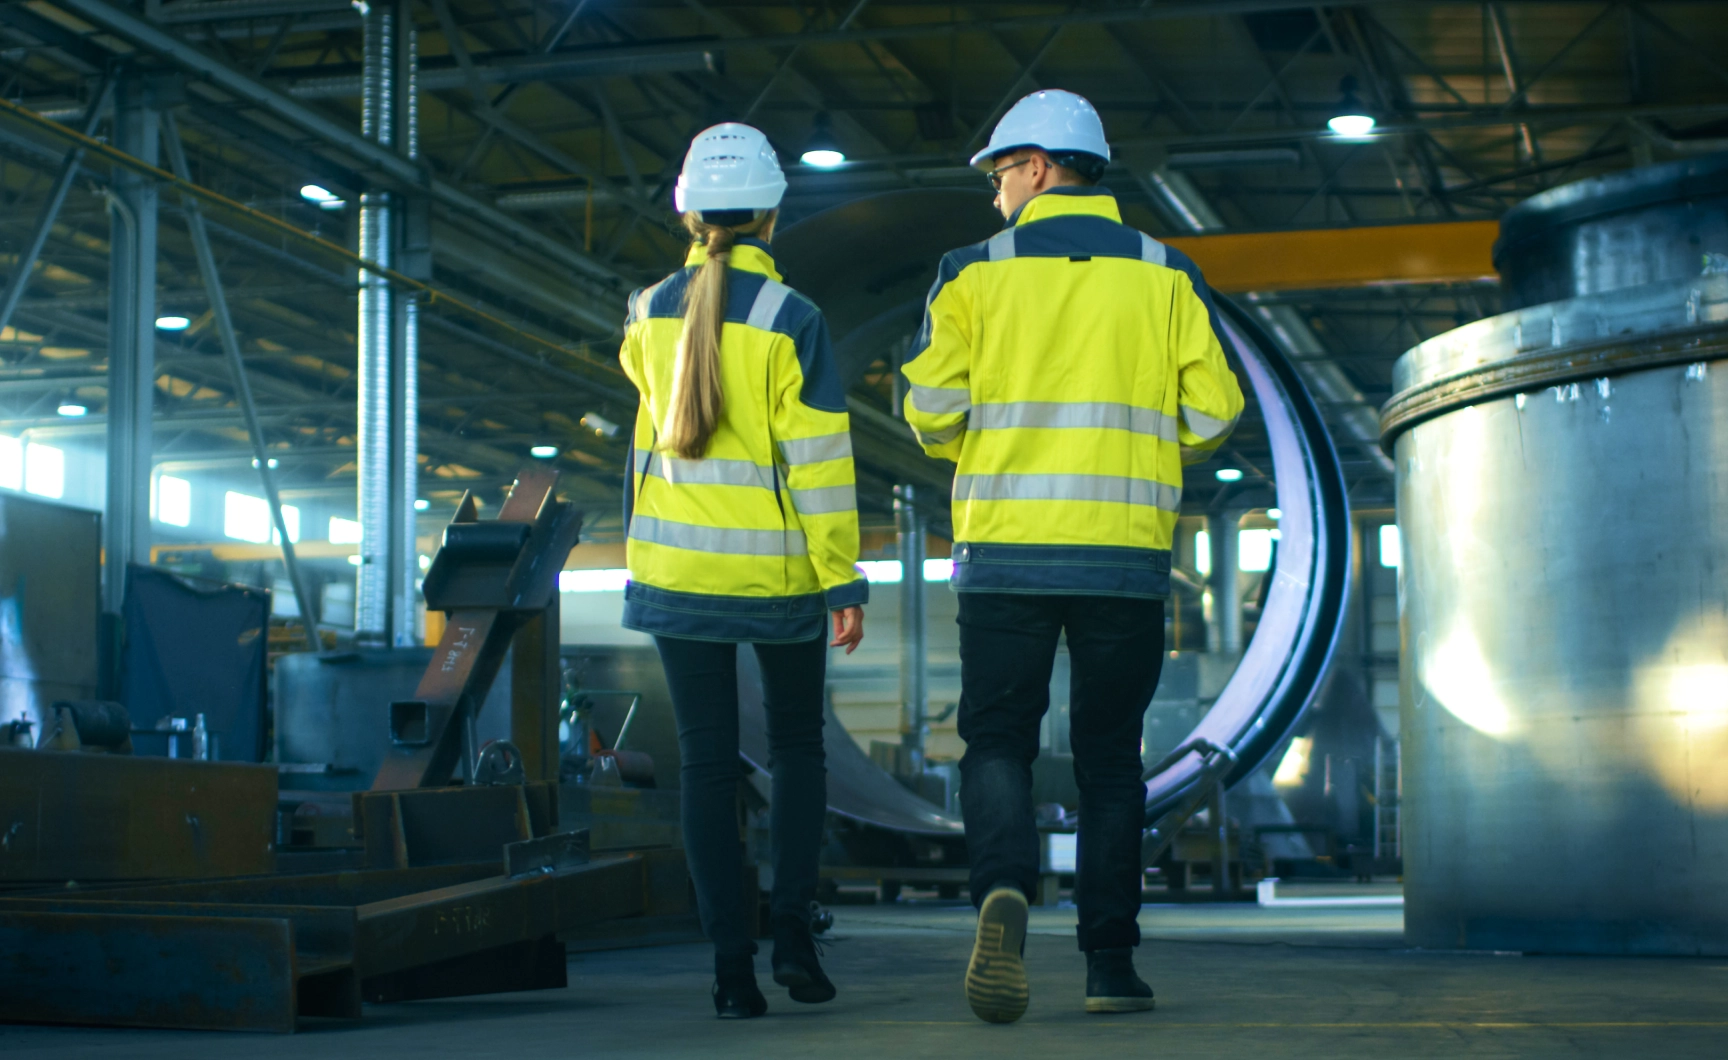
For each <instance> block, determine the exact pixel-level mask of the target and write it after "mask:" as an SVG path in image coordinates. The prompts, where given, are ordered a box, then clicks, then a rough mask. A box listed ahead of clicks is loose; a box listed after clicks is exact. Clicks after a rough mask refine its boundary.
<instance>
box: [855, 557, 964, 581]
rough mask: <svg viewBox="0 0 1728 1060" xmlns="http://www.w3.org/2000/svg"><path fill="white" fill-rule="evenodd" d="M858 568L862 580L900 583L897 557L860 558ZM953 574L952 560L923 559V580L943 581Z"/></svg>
mask: <svg viewBox="0 0 1728 1060" xmlns="http://www.w3.org/2000/svg"><path fill="white" fill-rule="evenodd" d="M858 569H859V570H861V571H863V572H864V580H865V581H867V582H870V583H872V584H874V585H898V584H900V574H901V571H900V561H899V560H897V559H867V560H862V561H860V562H859V564H858ZM953 576H954V561H953V560H951V559H946V558H944V559H927V560H925V561H924V580H925V581H927V582H945V581H947V580H948V579H949V578H952V577H953Z"/></svg>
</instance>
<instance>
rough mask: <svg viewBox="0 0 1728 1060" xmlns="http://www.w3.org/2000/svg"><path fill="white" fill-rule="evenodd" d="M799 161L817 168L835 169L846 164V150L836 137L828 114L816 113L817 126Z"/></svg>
mask: <svg viewBox="0 0 1728 1060" xmlns="http://www.w3.org/2000/svg"><path fill="white" fill-rule="evenodd" d="M798 161H800V162H802V163H804V164H805V165H807V166H815V167H816V168H817V169H833V168H835V167H836V166H843V165H845V164H846V152H845V151H842V150H841V149H840V142H839V141H838V140H835V139H834V131H833V129H832V128H831V127H830V123H829V119H828V115H827V114H825V113H824V114H818V115H816V127H815V128H814V129H813V130H811V132H810V139H809V140H807V141H805V144H804V153H803V154H801V155H799V156H798Z"/></svg>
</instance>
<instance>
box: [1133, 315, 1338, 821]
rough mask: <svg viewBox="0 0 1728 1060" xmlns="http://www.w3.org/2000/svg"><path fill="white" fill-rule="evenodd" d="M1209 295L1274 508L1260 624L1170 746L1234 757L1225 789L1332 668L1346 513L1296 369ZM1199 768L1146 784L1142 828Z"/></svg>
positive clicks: (1170, 770)
mask: <svg viewBox="0 0 1728 1060" xmlns="http://www.w3.org/2000/svg"><path fill="white" fill-rule="evenodd" d="M1214 297H1215V298H1216V299H1217V301H1218V307H1219V311H1220V313H1221V314H1222V315H1223V317H1224V322H1223V323H1224V329H1225V331H1226V332H1227V336H1226V337H1227V338H1228V339H1229V341H1230V342H1231V343H1232V344H1233V345H1234V346H1235V348H1236V352H1237V353H1238V354H1239V355H1240V357H1241V363H1242V367H1243V368H1244V369H1245V371H1246V373H1247V376H1248V385H1249V386H1250V387H1251V388H1252V389H1253V391H1254V396H1255V398H1256V399H1257V401H1258V403H1259V406H1260V411H1261V416H1262V417H1263V419H1264V421H1265V426H1266V436H1267V439H1268V441H1269V443H1270V445H1271V448H1272V470H1273V474H1274V476H1275V478H1276V480H1277V488H1278V506H1279V507H1280V508H1282V509H1283V517H1282V518H1281V519H1280V520H1279V521H1278V529H1279V534H1280V537H1279V542H1278V559H1277V565H1276V566H1275V567H1274V569H1273V571H1272V587H1271V589H1270V591H1269V592H1268V593H1267V596H1266V608H1265V611H1264V612H1263V613H1262V617H1261V619H1260V624H1259V625H1258V626H1257V627H1256V628H1255V630H1254V637H1253V639H1252V640H1250V641H1249V643H1248V647H1247V650H1246V651H1245V652H1244V653H1243V656H1242V661H1241V663H1240V664H1238V665H1237V667H1236V672H1235V673H1234V674H1233V675H1232V676H1231V678H1230V681H1229V683H1228V684H1226V685H1225V686H1224V691H1223V692H1222V693H1220V694H1219V696H1218V700H1217V702H1216V703H1214V704H1213V706H1212V709H1211V710H1210V711H1208V712H1207V714H1206V716H1205V717H1204V718H1202V719H1200V724H1199V725H1197V726H1195V727H1194V731H1193V732H1191V733H1189V734H1188V736H1187V737H1186V738H1185V739H1184V740H1182V741H1181V743H1187V742H1189V741H1191V740H1194V739H1196V738H1203V739H1206V740H1209V741H1211V742H1212V743H1214V744H1217V745H1219V746H1221V747H1228V748H1229V749H1230V750H1231V751H1233V752H1235V754H1236V765H1235V767H1234V768H1233V769H1232V770H1231V772H1230V774H1229V775H1228V776H1227V777H1226V783H1229V784H1234V783H1236V782H1237V781H1240V780H1242V779H1244V778H1246V777H1247V776H1248V774H1250V773H1252V772H1253V771H1254V770H1255V769H1257V768H1259V766H1260V764H1261V763H1262V762H1264V761H1265V760H1266V759H1267V758H1268V757H1269V756H1270V755H1271V754H1272V752H1273V751H1275V750H1277V749H1278V748H1279V747H1280V746H1281V745H1282V744H1283V743H1284V741H1285V738H1286V737H1287V736H1288V735H1289V733H1290V730H1291V729H1292V728H1293V727H1294V726H1295V724H1296V722H1297V720H1298V719H1300V718H1301V716H1302V712H1303V711H1305V710H1307V709H1308V705H1309V704H1310V703H1312V702H1313V700H1314V697H1315V695H1316V693H1318V691H1319V689H1320V682H1321V679H1322V678H1323V677H1324V676H1325V674H1326V669H1327V666H1328V665H1329V664H1330V663H1331V660H1332V652H1333V650H1334V648H1336V646H1337V643H1338V637H1339V634H1340V633H1341V632H1342V630H1343V625H1344V604H1345V600H1346V598H1347V597H1348V595H1349V585H1350V504H1349V501H1348V499H1347V496H1346V489H1345V483H1344V469H1343V466H1342V465H1341V464H1340V463H1339V460H1338V453H1337V450H1335V449H1334V448H1333V446H1332V437H1331V435H1330V434H1329V433H1328V432H1327V430H1326V424H1325V421H1324V420H1323V419H1322V418H1321V415H1320V407H1319V405H1318V404H1316V403H1315V401H1314V398H1313V396H1312V395H1311V394H1309V393H1308V390H1307V388H1306V387H1305V386H1303V385H1302V379H1301V377H1300V376H1299V375H1298V374H1297V372H1296V367H1295V365H1294V364H1292V363H1291V362H1290V360H1289V358H1287V357H1285V356H1284V354H1283V353H1282V352H1281V351H1280V350H1279V349H1278V347H1277V344H1276V343H1274V342H1273V341H1272V339H1271V338H1270V336H1268V335H1267V334H1266V333H1265V332H1264V331H1262V330H1261V329H1260V326H1259V325H1258V324H1256V323H1255V322H1254V319H1253V318H1252V317H1251V316H1249V315H1248V314H1247V313H1245V312H1243V310H1242V309H1241V308H1240V307H1238V306H1237V305H1236V304H1235V303H1233V302H1231V301H1230V300H1229V299H1227V298H1224V297H1223V296H1222V295H1218V294H1216V293H1214ZM1178 746H1180V743H1179V744H1178ZM1200 767H1201V756H1200V754H1199V753H1198V752H1196V753H1191V754H1189V755H1187V756H1185V757H1183V758H1180V759H1177V760H1176V761H1175V762H1174V763H1172V764H1171V765H1169V766H1168V767H1167V768H1165V769H1164V770H1163V771H1162V772H1160V773H1159V774H1157V775H1156V776H1154V777H1152V778H1151V779H1150V780H1148V781H1147V782H1146V816H1147V820H1148V821H1155V820H1157V819H1158V818H1159V817H1161V816H1163V814H1164V813H1166V812H1167V811H1168V810H1170V809H1171V808H1172V807H1173V806H1174V805H1175V804H1176V803H1177V802H1178V801H1179V800H1180V799H1181V798H1182V796H1183V795H1184V794H1186V793H1187V791H1188V789H1189V787H1190V786H1191V785H1192V784H1193V783H1194V781H1195V779H1196V776H1197V775H1198V773H1199V772H1200Z"/></svg>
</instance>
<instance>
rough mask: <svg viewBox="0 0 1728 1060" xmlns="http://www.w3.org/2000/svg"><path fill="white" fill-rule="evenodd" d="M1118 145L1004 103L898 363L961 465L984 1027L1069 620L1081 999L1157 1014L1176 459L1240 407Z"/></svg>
mask: <svg viewBox="0 0 1728 1060" xmlns="http://www.w3.org/2000/svg"><path fill="white" fill-rule="evenodd" d="M1109 158H1110V148H1109V146H1108V145H1107V143H1106V142H1105V138H1104V129H1103V124H1102V122H1101V121H1100V119H1099V117H1098V114H1097V111H1095V110H1094V109H1093V107H1092V105H1091V104H1090V103H1088V102H1087V101H1086V100H1084V99H1082V98H1081V97H1079V96H1076V95H1074V94H1073V93H1070V92H1061V91H1043V92H1036V93H1033V94H1032V95H1030V96H1027V97H1026V98H1025V99H1022V100H1021V101H1020V102H1019V103H1017V104H1015V106H1014V107H1013V108H1012V109H1011V110H1009V111H1008V113H1007V114H1006V115H1005V116H1004V117H1003V119H1002V121H1001V123H1000V124H998V125H997V127H996V129H995V132H994V133H993V134H992V135H991V138H990V144H989V146H988V147H986V148H985V149H984V150H983V151H981V152H979V153H978V155H977V156H976V157H975V158H973V160H972V164H973V165H974V166H976V167H978V168H980V169H983V170H985V171H986V173H987V174H988V175H989V177H990V181H991V183H992V185H994V186H995V187H996V189H997V192H998V197H997V206H998V207H999V208H1000V209H1001V211H1002V214H1003V216H1005V217H1006V218H1007V219H1008V226H1007V227H1006V228H1005V229H1004V230H1003V231H1002V232H1000V233H999V234H997V235H995V236H993V237H991V238H990V239H987V240H985V241H984V242H982V243H979V244H976V245H974V246H970V247H965V248H962V249H960V250H956V251H953V252H951V253H949V254H947V255H946V256H944V257H943V259H942V263H941V267H940V270H939V272H938V275H937V278H936V283H935V286H934V287H933V288H932V289H931V292H930V298H929V302H928V306H927V309H926V315H925V320H924V325H923V328H922V329H921V331H920V332H919V333H918V336H917V337H916V339H915V340H914V342H913V345H912V348H911V349H910V350H909V351H908V355H907V358H906V362H905V365H904V372H905V376H906V380H907V382H908V384H909V390H908V393H907V396H906V401H905V414H906V420H907V422H908V423H909V424H910V425H911V426H912V428H913V430H914V432H915V433H916V434H917V437H918V440H919V442H920V443H921V444H922V445H923V447H924V449H925V451H926V452H928V453H930V454H931V455H932V456H939V457H946V458H948V459H950V460H953V461H955V462H956V463H957V464H958V465H959V466H958V470H957V473H956V475H955V477H954V496H953V520H954V575H953V587H954V589H955V590H956V591H958V593H959V594H960V598H959V606H960V614H959V622H960V663H961V681H962V692H961V700H960V714H959V727H960V736H961V737H962V738H963V739H964V740H965V741H966V754H965V756H964V757H963V758H962V759H961V762H960V772H961V788H960V797H961V804H962V810H963V812H964V815H965V819H966V837H967V846H968V850H969V853H970V858H971V877H972V896H973V901H974V902H975V903H976V904H977V905H978V907H979V920H978V933H977V939H976V941H975V943H974V947H973V953H972V960H971V964H970V966H969V967H968V970H967V975H966V993H967V999H968V1001H969V1002H970V1003H971V1005H972V1009H973V1011H974V1012H976V1013H977V1014H978V1015H979V1016H980V1017H981V1018H983V1019H985V1020H989V1021H992V1022H1011V1021H1013V1020H1016V1019H1018V1018H1019V1017H1020V1016H1021V1015H1022V1014H1023V1013H1024V1011H1025V1009H1026V1005H1027V1002H1028V990H1027V985H1026V973H1025V968H1024V965H1023V964H1022V962H1021V951H1022V949H1023V948H1024V939H1025V932H1026V916H1027V899H1028V897H1029V896H1030V895H1032V894H1033V893H1034V891H1035V888H1036V887H1037V883H1038V870H1039V847H1038V833H1037V831H1036V828H1035V826H1034V823H1033V807H1032V772H1031V767H1032V761H1033V759H1035V758H1036V757H1037V755H1038V742H1039V741H1038V737H1039V727H1040V722H1041V720H1042V718H1043V715H1044V712H1045V710H1046V709H1047V708H1048V706H1049V686H1050V676H1051V668H1052V664H1053V662H1054V658H1055V652H1056V647H1057V641H1058V637H1059V636H1060V635H1061V634H1063V633H1066V635H1067V645H1068V653H1069V657H1070V660H1071V664H1072V673H1073V678H1072V685H1071V703H1070V718H1071V722H1070V725H1071V743H1072V746H1073V749H1074V773H1075V779H1076V781H1077V782H1078V786H1079V789H1080V807H1079V812H1080V827H1079V855H1078V857H1079V860H1078V864H1077V888H1076V903H1077V905H1078V907H1079V921H1080V922H1079V942H1080V948H1081V949H1082V950H1084V951H1085V952H1086V955H1087V983H1086V1011H1088V1012H1124V1011H1134V1010H1144V1009H1150V1008H1152V1005H1153V1001H1152V990H1151V988H1150V987H1148V986H1147V985H1146V984H1145V983H1144V982H1143V981H1141V980H1140V978H1139V977H1138V976H1137V975H1136V974H1135V971H1134V966H1133V960H1132V953H1133V950H1132V947H1134V946H1136V945H1138V944H1139V941H1140V930H1139V925H1138V923H1137V922H1136V916H1137V914H1138V913H1139V909H1140V885H1141V865H1140V834H1141V828H1142V815H1143V812H1144V800H1145V790H1144V788H1143V787H1142V785H1141V781H1140V771H1141V761H1140V746H1141V731H1142V724H1143V719H1144V715H1145V711H1146V707H1147V704H1148V703H1149V702H1150V701H1151V699H1152V694H1153V692H1154V691H1155V690H1156V688H1157V684H1158V674H1159V669H1160V665H1161V663H1162V660H1163V650H1164V606H1163V600H1164V598H1165V597H1166V596H1167V595H1168V594H1169V582H1170V545H1171V537H1172V535H1173V533H1174V530H1175V526H1176V517H1177V513H1178V511H1179V509H1180V507H1181V499H1182V465H1183V463H1184V462H1192V461H1194V460H1197V459H1203V458H1204V457H1205V456H1206V455H1207V454H1208V453H1209V452H1210V450H1213V449H1215V448H1216V447H1217V446H1218V445H1219V444H1220V443H1221V442H1223V440H1224V438H1225V436H1226V435H1228V434H1229V432H1230V430H1231V428H1232V427H1233V426H1234V425H1235V422H1236V418H1237V416H1238V415H1240V413H1241V411H1242V404H1243V402H1242V392H1241V389H1240V387H1239V386H1238V385H1237V382H1236V377H1235V376H1234V375H1233V374H1232V373H1231V371H1230V368H1229V366H1228V365H1227V364H1226V363H1225V359H1224V352H1223V349H1222V348H1221V346H1220V344H1219V339H1218V331H1217V329H1216V325H1215V316H1214V313H1213V310H1212V306H1211V300H1210V295H1209V293H1208V291H1207V287H1206V283H1205V281H1204V280H1203V279H1202V278H1201V276H1200V273H1199V270H1198V269H1196V268H1195V267H1194V265H1193V263H1192V262H1191V261H1189V260H1188V259H1187V258H1186V257H1185V256H1184V255H1182V254H1181V253H1180V252H1179V251H1176V250H1174V249H1172V248H1169V247H1166V246H1164V245H1163V244H1161V243H1159V242H1158V241H1156V240H1154V239H1153V238H1152V237H1151V236H1148V235H1145V234H1143V233H1141V232H1138V231H1136V230H1134V229H1132V228H1129V227H1128V226H1127V225H1125V224H1123V223H1122V216H1121V212H1120V211H1119V209H1118V208H1117V205H1116V200H1115V198H1113V197H1112V196H1111V195H1110V193H1109V192H1108V191H1106V190H1105V189H1103V188H1101V187H1098V186H1097V183H1096V182H1097V180H1098V178H1099V177H1101V176H1102V174H1103V170H1104V167H1105V165H1106V164H1107V162H1108V160H1109Z"/></svg>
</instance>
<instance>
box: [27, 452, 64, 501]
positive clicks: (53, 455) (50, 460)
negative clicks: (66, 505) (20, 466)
mask: <svg viewBox="0 0 1728 1060" xmlns="http://www.w3.org/2000/svg"><path fill="white" fill-rule="evenodd" d="M24 489H25V490H27V491H28V492H30V493H34V494H36V495H37V496H38V497H52V498H54V499H55V500H59V499H60V497H62V496H63V495H64V494H65V493H66V454H65V453H63V452H61V451H60V450H58V449H56V448H54V447H53V446H51V445H37V444H36V443H35V442H31V443H30V444H29V445H27V446H25V447H24Z"/></svg>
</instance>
